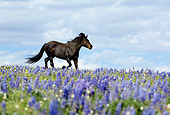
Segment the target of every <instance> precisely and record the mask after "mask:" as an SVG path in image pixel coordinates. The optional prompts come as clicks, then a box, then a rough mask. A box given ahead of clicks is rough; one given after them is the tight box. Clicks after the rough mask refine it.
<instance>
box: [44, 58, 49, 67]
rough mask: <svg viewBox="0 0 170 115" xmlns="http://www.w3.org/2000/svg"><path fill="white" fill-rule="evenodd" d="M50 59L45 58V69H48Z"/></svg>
mask: <svg viewBox="0 0 170 115" xmlns="http://www.w3.org/2000/svg"><path fill="white" fill-rule="evenodd" d="M49 60H50V59H49V57H47V58H45V59H44V61H45V69H47V68H48V63H47V62H48V61H49Z"/></svg>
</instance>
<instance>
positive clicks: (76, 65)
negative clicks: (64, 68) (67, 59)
mask: <svg viewBox="0 0 170 115" xmlns="http://www.w3.org/2000/svg"><path fill="white" fill-rule="evenodd" d="M73 61H74V65H75V68H76V69H77V68H78V59H74V60H73Z"/></svg>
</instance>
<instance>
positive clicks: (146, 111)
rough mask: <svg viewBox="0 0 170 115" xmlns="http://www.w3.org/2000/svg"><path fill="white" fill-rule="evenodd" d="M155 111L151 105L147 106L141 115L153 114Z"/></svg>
mask: <svg viewBox="0 0 170 115" xmlns="http://www.w3.org/2000/svg"><path fill="white" fill-rule="evenodd" d="M155 113H156V111H155V109H154V108H153V107H147V108H145V109H144V111H143V112H142V115H155Z"/></svg>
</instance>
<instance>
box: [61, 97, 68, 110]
mask: <svg viewBox="0 0 170 115" xmlns="http://www.w3.org/2000/svg"><path fill="white" fill-rule="evenodd" d="M66 104H67V102H66V100H65V99H62V101H61V108H62V109H64V108H65V107H66Z"/></svg>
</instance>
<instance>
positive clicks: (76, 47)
mask: <svg viewBox="0 0 170 115" xmlns="http://www.w3.org/2000/svg"><path fill="white" fill-rule="evenodd" d="M81 47H82V45H81V44H79V43H76V42H75V43H70V44H69V48H70V49H71V50H72V51H73V53H78V52H79V50H80V48H81Z"/></svg>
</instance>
